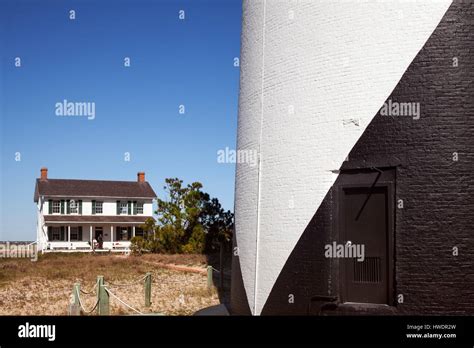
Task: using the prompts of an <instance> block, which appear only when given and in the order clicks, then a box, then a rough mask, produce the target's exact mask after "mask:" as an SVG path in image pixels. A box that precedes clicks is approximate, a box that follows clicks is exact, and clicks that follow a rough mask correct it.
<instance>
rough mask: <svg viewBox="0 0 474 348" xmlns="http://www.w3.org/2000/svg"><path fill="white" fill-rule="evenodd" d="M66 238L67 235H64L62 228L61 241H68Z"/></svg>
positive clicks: (62, 227)
mask: <svg viewBox="0 0 474 348" xmlns="http://www.w3.org/2000/svg"><path fill="white" fill-rule="evenodd" d="M65 236H66V234H65V233H64V226H61V240H63V241H64V240H66V238H65Z"/></svg>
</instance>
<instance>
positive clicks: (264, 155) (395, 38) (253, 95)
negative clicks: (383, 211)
mask: <svg viewBox="0 0 474 348" xmlns="http://www.w3.org/2000/svg"><path fill="white" fill-rule="evenodd" d="M469 30H471V32H472V3H470V2H462V1H456V2H454V3H453V4H452V3H451V1H428V0H427V1H417V2H412V1H401V2H400V1H393V2H380V3H379V2H376V3H374V2H371V3H369V2H367V3H364V2H362V3H360V2H355V1H354V2H350V1H349V2H348V1H339V2H326V1H321V2H307V1H296V2H287V1H284V2H283V1H282V2H279V1H267V2H265V1H247V2H244V11H243V28H242V52H241V92H240V101H239V123H238V144H237V145H238V149H239V150H247V151H257V152H258V153H259V154H260V161H259V163H258V165H255V166H252V165H251V164H249V163H239V164H238V165H237V173H236V199H235V214H236V239H235V243H236V246H237V247H238V256H235V257H234V264H233V279H232V281H233V284H232V301H231V307H232V308H231V309H232V311H233V313H236V314H239V313H241V314H248V313H253V314H261V313H262V314H295V313H296V314H298V313H301V314H303V313H305V310H306V307H307V303H308V299H309V297H311V296H312V294H314V293H319V294H336V295H337V294H338V292H339V291H340V289H338V285H337V284H338V281H337V280H338V273H337V271H336V268H335V267H334V265H331V262H330V261H329V260H327V259H324V257H323V253H324V249H323V244H324V243H326V242H327V241H329V240H335V239H337V236H335V235H333V232H332V231H333V230H334V226H333V225H334V217H333V216H332V214H331V209H332V207H333V205H334V201H332V200H331V196H332V190H333V187H334V185H335V184H337V183H338V180H342V179H341V177H340V175H339V173H340V171H339V170H340V169H367V168H370V167H373V166H376V167H380V168H387V171H393V176H394V177H396V192H395V196H396V197H397V199H398V198H400V197H403V199H404V201H405V202H406V203H405V205H406V204H408V206H406V207H405V208H404V210H403V211H398V210H397V211H396V216H395V240H396V242H395V256H394V257H395V260H396V261H395V269H396V270H395V278H396V279H395V281H394V282H395V285H394V287H395V293H396V294H400V293H401V294H403V295H404V298H405V301H404V303H403V304H399V305H397V306H396V307H395V309H394V310H396V311H398V312H430V313H432V312H456V313H459V312H466V311H467V312H470V313H472V312H473V311H474V310H473V308H474V307H473V306H474V304H473V303H474V299H473V290H472V289H473V288H474V286H473V281H474V275H473V271H472V264H473V263H474V257H473V248H472V244H473V242H472V240H473V238H472V236H469V226H470V225H471V224H472V222H473V221H472V217H471V216H470V215H472V209H473V204H472V202H473V200H472V198H471V197H473V196H472V193H473V192H472V187H474V183H473V182H472V181H473V179H472V174H471V171H472V169H473V165H472V163H474V161H473V158H472V153H473V145H472V143H473V142H472V140H471V139H470V138H469V135H472V133H473V132H472V131H473V121H472V120H473V118H472V117H471V118H468V117H467V116H466V115H467V114H468V111H469V110H470V112H471V115H472V110H473V108H472V102H471V101H470V100H469V98H468V96H469V92H470V93H471V95H472V85H470V84H469V81H472V77H473V76H472V71H473V69H472V61H469V58H468V53H469V49H471V50H472V48H473V42H472V36H471V37H469V35H468V34H467V33H468V31H469ZM453 57H457V58H458V62H459V66H458V67H456V68H454V67H453V66H452V59H453ZM388 99H392V100H399V101H402V100H403V101H409V102H419V103H420V109H421V113H420V118H419V119H417V120H415V119H413V118H409V117H405V118H393V117H387V116H382V115H380V114H379V109H380V108H381V106H382V105H383V104H384V102H385V101H387V100H388ZM456 151H457V152H459V154H460V155H459V156H460V159H459V161H457V162H453V161H452V159H451V156H452V153H453V152H456ZM348 156H349V161H345V159H347V157H348ZM390 173H392V172H390ZM387 175H388V174H387ZM390 175H392V174H390ZM469 190H470V191H471V192H469ZM448 244H449V247H447V245H448ZM451 244H455V245H456V246H459V247H460V249H462V250H463V254H462V256H461V255H460V257H458V258H456V259H453V257H452V254H451V246H450V245H451ZM469 265H470V266H469ZM441 270H443V271H441ZM460 293H462V294H463V300H462V301H464V302H463V306H460V305H459V300H460V299H459V298H458V295H456V294H460ZM289 294H292V295H293V296H294V302H292V303H289V302H288V295H289ZM440 294H441V295H440ZM443 294H444V295H443ZM436 299H438V300H436ZM456 304H457V305H456Z"/></svg>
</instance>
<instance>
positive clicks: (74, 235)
mask: <svg viewBox="0 0 474 348" xmlns="http://www.w3.org/2000/svg"><path fill="white" fill-rule="evenodd" d="M71 240H79V228H78V227H71Z"/></svg>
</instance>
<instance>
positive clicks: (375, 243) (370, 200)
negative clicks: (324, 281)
mask: <svg viewBox="0 0 474 348" xmlns="http://www.w3.org/2000/svg"><path fill="white" fill-rule="evenodd" d="M341 199H342V201H341V213H342V214H341V220H342V221H341V225H342V226H341V228H342V231H341V232H342V233H341V237H342V243H344V244H346V243H348V242H350V243H351V244H352V245H354V244H356V245H359V246H362V245H363V246H364V260H363V261H358V260H357V259H356V258H344V259H343V260H341V265H342V268H343V272H342V277H343V279H342V285H343V287H342V290H343V294H344V295H343V300H344V302H359V303H376V304H389V283H390V282H389V276H390V275H389V261H390V260H389V257H390V255H391V252H390V250H389V247H390V245H389V238H390V231H389V217H388V214H389V204H388V203H389V189H388V186H381V187H373V188H370V187H343V189H342V197H341ZM359 250H360V249H359Z"/></svg>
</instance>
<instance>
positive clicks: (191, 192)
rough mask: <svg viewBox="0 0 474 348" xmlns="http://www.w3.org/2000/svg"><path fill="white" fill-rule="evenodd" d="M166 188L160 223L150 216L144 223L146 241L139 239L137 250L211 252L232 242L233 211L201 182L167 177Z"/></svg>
mask: <svg viewBox="0 0 474 348" xmlns="http://www.w3.org/2000/svg"><path fill="white" fill-rule="evenodd" d="M164 189H165V192H166V199H158V201H157V202H158V207H157V210H156V214H157V223H156V225H155V221H154V220H152V219H149V220H148V221H147V222H146V223H145V224H144V225H143V226H142V228H143V229H144V231H147V233H146V234H145V239H146V242H143V241H142V240H140V239H137V240H136V243H137V244H139V245H137V246H136V247H135V250H140V251H141V250H147V251H151V252H162V253H204V252H206V253H210V252H214V251H216V250H218V248H219V245H220V243H221V242H224V243H230V241H231V239H232V229H233V219H234V215H233V214H232V213H231V212H230V211H224V209H222V207H221V204H220V203H219V200H218V199H217V198H212V199H211V198H210V196H209V194H207V193H205V192H203V191H202V184H201V183H199V182H193V183H192V184H188V185H187V186H183V181H182V180H180V179H178V178H168V179H166V180H165V186H164ZM150 232H153V233H150ZM132 244H133V243H132Z"/></svg>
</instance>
